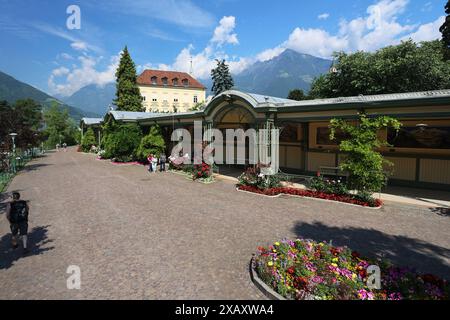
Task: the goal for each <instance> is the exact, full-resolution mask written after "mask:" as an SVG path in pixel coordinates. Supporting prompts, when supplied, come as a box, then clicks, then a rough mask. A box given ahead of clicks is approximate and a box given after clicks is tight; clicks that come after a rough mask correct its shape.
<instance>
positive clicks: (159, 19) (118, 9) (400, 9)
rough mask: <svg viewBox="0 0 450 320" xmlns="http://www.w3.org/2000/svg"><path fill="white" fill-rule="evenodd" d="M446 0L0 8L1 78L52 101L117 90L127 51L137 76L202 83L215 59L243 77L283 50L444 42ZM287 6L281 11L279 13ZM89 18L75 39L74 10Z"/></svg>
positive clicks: (24, 0) (163, 0)
mask: <svg viewBox="0 0 450 320" xmlns="http://www.w3.org/2000/svg"><path fill="white" fill-rule="evenodd" d="M445 2H446V1H445V0H423V1H419V0H355V1H335V0H315V1H299V0H283V1H273V0H216V1H206V0H204V1H200V0H198V1H194V0H191V1H189V0H186V1H181V0H133V1H121V0H97V1H74V0H71V1H65V0H58V1H56V0H17V1H10V0H0V36H1V46H0V70H1V71H3V72H6V73H8V74H11V75H12V76H14V77H16V78H17V79H19V80H21V81H24V82H27V83H29V84H31V85H33V86H35V87H37V88H39V89H41V90H44V91H46V92H48V93H50V94H55V95H63V96H67V95H70V94H72V93H73V92H75V91H76V90H78V89H80V88H81V87H83V86H85V85H88V84H97V85H104V84H106V83H108V82H111V81H114V71H115V68H116V66H117V62H118V57H119V54H120V51H121V50H122V48H123V47H124V46H125V45H128V48H129V50H130V52H131V55H132V57H133V59H134V61H135V63H136V65H137V67H138V71H142V70H143V69H145V68H160V69H174V70H179V71H189V69H190V61H191V59H192V61H193V73H194V75H195V76H196V77H198V78H200V79H202V78H206V77H208V75H209V71H210V69H211V67H212V66H213V64H214V59H215V58H226V59H227V60H228V61H229V63H230V67H231V69H232V71H233V72H234V73H239V72H241V71H242V70H244V69H245V68H246V67H247V66H249V65H250V64H252V63H254V62H256V61H264V60H268V59H270V58H272V57H274V56H276V55H278V54H280V53H281V52H282V51H283V50H284V49H286V48H290V49H293V50H296V51H299V52H303V53H309V54H312V55H315V56H320V57H330V56H331V54H332V52H333V51H340V50H343V51H347V52H353V51H356V50H367V51H373V50H376V49H378V48H381V47H383V46H386V45H390V44H396V43H399V42H400V41H401V40H402V39H407V38H413V39H414V40H416V41H424V40H431V39H436V38H438V37H440V34H439V30H438V29H439V26H440V25H441V24H442V22H443V16H444V5H445ZM280 3H282V4H280ZM70 5H77V6H79V8H80V10H81V29H79V30H69V29H68V28H67V27H66V20H67V19H68V17H69V14H67V13H66V9H67V7H68V6H70Z"/></svg>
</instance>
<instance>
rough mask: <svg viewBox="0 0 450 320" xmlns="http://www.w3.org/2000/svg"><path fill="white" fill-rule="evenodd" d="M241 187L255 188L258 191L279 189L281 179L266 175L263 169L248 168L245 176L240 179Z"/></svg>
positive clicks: (242, 175)
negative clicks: (262, 171)
mask: <svg viewBox="0 0 450 320" xmlns="http://www.w3.org/2000/svg"><path fill="white" fill-rule="evenodd" d="M238 180H239V183H238V185H240V186H253V187H256V188H258V189H261V190H264V189H270V188H278V187H280V186H281V179H280V177H278V176H277V175H264V174H262V173H261V168H260V167H259V166H256V167H248V168H247V169H246V170H245V172H244V173H243V174H241V175H240V176H239V177H238Z"/></svg>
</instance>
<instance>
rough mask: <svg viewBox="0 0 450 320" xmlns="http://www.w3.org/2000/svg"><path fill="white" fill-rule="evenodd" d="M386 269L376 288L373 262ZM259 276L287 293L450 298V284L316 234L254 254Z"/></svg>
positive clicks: (330, 297)
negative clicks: (317, 239)
mask: <svg viewBox="0 0 450 320" xmlns="http://www.w3.org/2000/svg"><path fill="white" fill-rule="evenodd" d="M371 265H377V266H379V268H380V269H381V279H380V280H381V289H379V290H377V289H371V288H370V287H369V286H368V285H367V283H368V277H369V274H368V272H367V268H368V267H369V266H371ZM253 268H254V270H255V272H256V274H257V275H258V277H259V278H260V279H261V280H262V281H263V282H264V283H266V284H267V285H268V286H269V287H270V288H271V289H273V290H274V291H275V292H277V293H278V294H280V295H281V296H283V297H285V298H287V299H298V300H302V299H308V298H311V297H313V298H314V299H317V300H410V299H411V300H448V299H449V297H450V285H449V283H448V282H447V281H445V280H442V279H440V278H438V277H436V276H434V275H430V274H428V275H420V274H417V273H416V272H415V271H414V270H412V269H409V268H399V267H396V266H393V265H390V264H389V263H387V262H383V261H374V260H369V259H365V258H362V257H361V256H360V254H359V253H357V252H355V251H351V250H350V249H349V248H347V247H334V246H332V245H331V244H328V243H324V242H321V243H318V242H314V241H312V240H304V239H301V240H295V241H290V240H283V241H281V242H276V243H275V244H274V245H272V246H269V247H268V248H265V247H259V248H258V252H257V254H256V256H255V257H254V259H253Z"/></svg>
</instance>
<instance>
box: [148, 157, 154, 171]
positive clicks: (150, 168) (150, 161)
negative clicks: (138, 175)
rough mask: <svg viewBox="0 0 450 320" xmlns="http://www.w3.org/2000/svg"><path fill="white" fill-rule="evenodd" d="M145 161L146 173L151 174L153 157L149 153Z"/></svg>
mask: <svg viewBox="0 0 450 320" xmlns="http://www.w3.org/2000/svg"><path fill="white" fill-rule="evenodd" d="M147 161H148V172H153V155H152V154H151V153H150V154H149V155H148V156H147Z"/></svg>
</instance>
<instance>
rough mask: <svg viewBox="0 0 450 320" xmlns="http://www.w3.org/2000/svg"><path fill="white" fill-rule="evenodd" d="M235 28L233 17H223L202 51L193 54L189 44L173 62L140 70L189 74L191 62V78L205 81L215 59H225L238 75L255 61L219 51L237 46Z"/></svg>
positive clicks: (151, 64)
mask: <svg viewBox="0 0 450 320" xmlns="http://www.w3.org/2000/svg"><path fill="white" fill-rule="evenodd" d="M235 26H236V19H235V17H233V16H227V17H223V18H222V19H221V20H220V22H219V25H218V26H217V27H216V28H215V30H214V33H213V35H212V37H211V39H210V41H209V43H208V45H207V46H206V47H205V48H204V49H203V50H201V51H199V52H198V53H194V50H195V49H194V46H193V45H192V44H190V45H188V46H187V47H186V48H183V49H182V50H181V51H180V53H179V54H178V55H177V56H176V58H175V60H174V62H173V63H171V64H153V63H148V64H146V65H144V66H142V67H141V68H142V69H145V68H157V69H160V70H176V71H182V72H189V71H190V69H191V61H192V66H193V76H194V77H196V78H199V79H206V78H209V77H210V76H211V69H213V68H214V67H215V66H216V61H215V59H226V60H227V62H228V64H229V67H230V71H231V72H232V73H235V74H236V73H239V72H241V71H242V70H244V69H245V68H247V67H248V66H249V65H250V64H251V63H253V62H254V61H255V60H254V58H238V57H229V56H228V55H227V54H226V53H225V52H223V51H221V50H220V49H221V48H222V46H223V45H224V44H239V41H238V38H237V34H236V33H234V28H235ZM139 69H140V68H139Z"/></svg>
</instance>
